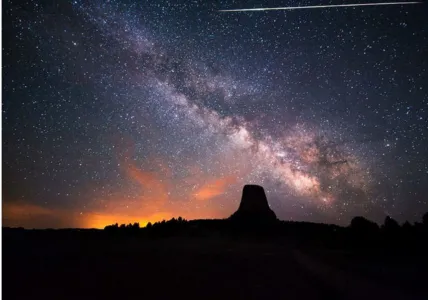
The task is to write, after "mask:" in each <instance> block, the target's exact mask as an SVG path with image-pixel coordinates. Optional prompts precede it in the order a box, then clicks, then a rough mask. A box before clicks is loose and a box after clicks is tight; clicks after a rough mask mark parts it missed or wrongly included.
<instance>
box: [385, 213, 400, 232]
mask: <svg viewBox="0 0 428 300" xmlns="http://www.w3.org/2000/svg"><path fill="white" fill-rule="evenodd" d="M382 229H383V230H384V231H385V232H388V233H397V232H398V231H399V230H400V225H399V224H398V222H397V221H395V220H394V219H393V218H391V217H390V216H387V217H386V218H385V222H384V224H383V226H382Z"/></svg>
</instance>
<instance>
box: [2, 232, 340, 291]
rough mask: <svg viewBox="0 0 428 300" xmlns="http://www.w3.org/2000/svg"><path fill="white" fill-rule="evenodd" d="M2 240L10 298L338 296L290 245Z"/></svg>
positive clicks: (184, 240) (187, 240)
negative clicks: (296, 256) (301, 262)
mask: <svg viewBox="0 0 428 300" xmlns="http://www.w3.org/2000/svg"><path fill="white" fill-rule="evenodd" d="M4 245H5V247H4V256H3V262H4V267H3V268H4V269H3V276H4V285H3V288H4V296H5V299H28V298H36V299H89V298H92V299H94V298H116V299H122V298H127V297H133V298H137V297H138V298H140V299H144V298H147V297H150V298H151V299H154V298H155V299H172V298H178V299H195V298H203V299H238V298H239V299H269V298H278V297H279V298H281V299H339V298H338V294H337V293H336V292H335V291H334V290H332V289H329V288H328V287H326V286H324V285H323V284H322V283H321V282H320V281H318V280H317V279H316V278H314V277H313V276H312V275H311V274H310V272H307V271H306V270H305V269H303V268H302V267H301V266H299V264H298V263H297V262H296V261H295V260H294V259H293V255H292V253H291V250H290V247H289V246H286V245H277V246H272V245H271V244H267V243H253V242H249V241H248V242H244V241H241V242H233V241H232V240H222V239H217V240H213V239H212V238H211V239H207V238H183V237H182V238H165V239H162V240H156V241H141V240H138V239H137V238H126V239H123V238H119V239H116V240H114V241H113V240H111V241H106V240H104V241H99V240H98V241H95V240H93V241H90V240H86V241H81V242H76V241H73V240H63V241H58V242H54V241H52V243H50V244H42V243H40V241H37V240H33V241H29V240H27V241H20V242H19V243H12V244H9V243H7V241H4ZM18 246H19V248H17V247H18Z"/></svg>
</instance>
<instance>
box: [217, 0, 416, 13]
mask: <svg viewBox="0 0 428 300" xmlns="http://www.w3.org/2000/svg"><path fill="white" fill-rule="evenodd" d="M421 3H422V2H420V1H414V2H380V3H354V4H332V5H310V6H289V7H265V8H263V7H260V8H243V9H240V8H237V9H221V10H219V11H220V12H241V11H265V10H294V9H308V8H333V7H356V6H379V5H405V4H421Z"/></svg>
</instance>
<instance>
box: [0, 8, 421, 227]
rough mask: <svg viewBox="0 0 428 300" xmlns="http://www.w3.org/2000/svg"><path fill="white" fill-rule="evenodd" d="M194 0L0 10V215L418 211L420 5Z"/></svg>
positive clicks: (94, 223) (16, 221) (150, 217)
mask: <svg viewBox="0 0 428 300" xmlns="http://www.w3.org/2000/svg"><path fill="white" fill-rule="evenodd" d="M206 2H207V1H176V0H171V1H123V2H119V1H44V2H39V1H34V2H24V1H4V2H3V70H2V71H3V94H2V101H3V106H2V110H3V166H2V167H3V195H2V196H3V197H2V198H3V222H4V225H6V226H24V227H30V228H32V227H99V228H102V227H104V226H105V225H108V224H112V223H116V222H118V223H125V222H126V223H129V222H140V224H141V225H144V224H145V223H146V222H148V221H151V222H153V221H158V220H162V219H170V218H172V217H178V216H182V217H184V218H186V219H195V218H223V217H228V216H229V215H230V214H231V213H233V212H234V211H235V210H236V209H237V207H238V205H239V201H240V196H241V192H242V187H243V185H244V184H247V183H253V184H260V185H262V186H264V188H265V190H266V193H267V197H268V200H269V203H270V206H271V208H272V209H273V210H274V211H275V212H276V214H277V216H278V217H279V218H280V219H283V220H298V221H314V222H324V223H335V224H340V225H347V224H349V222H350V220H351V218H352V217H354V216H357V215H362V216H364V217H366V218H369V219H372V220H374V221H377V222H382V221H383V219H384V218H385V216H386V215H390V216H391V217H393V218H395V219H397V220H398V221H399V222H403V221H405V220H409V221H411V222H414V221H420V220H421V216H422V214H423V213H424V212H426V211H428V196H427V195H428V22H427V21H426V16H427V15H428V10H427V5H426V4H419V5H418V4H417V5H398V6H378V7H357V8H329V9H308V10H295V11H265V12H263V11H260V12H233V13H225V12H218V10H219V9H228V8H252V7H262V6H265V7H277V6H291V5H292V6H297V5H314V4H320V3H321V2H319V1H317V2H313V1H271V2H270V3H269V2H265V1H263V2H261V1H249V2H246V3H244V2H238V1H218V2H216V3H214V4H213V3H206ZM88 3H90V4H88ZM332 3H334V4H340V3H343V2H331V1H330V2H328V1H323V2H322V4H332ZM347 3H349V2H347ZM353 3H358V1H355V2H353Z"/></svg>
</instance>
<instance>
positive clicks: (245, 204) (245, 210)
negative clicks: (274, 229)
mask: <svg viewBox="0 0 428 300" xmlns="http://www.w3.org/2000/svg"><path fill="white" fill-rule="evenodd" d="M230 220H232V221H237V222H250V223H266V222H275V221H276V220H277V218H276V215H275V213H274V212H273V210H272V209H270V207H269V204H268V201H267V198H266V194H265V190H264V189H263V187H261V186H259V185H245V186H244V190H243V192H242V198H241V204H240V205H239V208H238V210H237V211H236V212H235V213H234V214H233V215H231V216H230Z"/></svg>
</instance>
